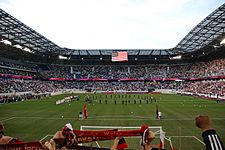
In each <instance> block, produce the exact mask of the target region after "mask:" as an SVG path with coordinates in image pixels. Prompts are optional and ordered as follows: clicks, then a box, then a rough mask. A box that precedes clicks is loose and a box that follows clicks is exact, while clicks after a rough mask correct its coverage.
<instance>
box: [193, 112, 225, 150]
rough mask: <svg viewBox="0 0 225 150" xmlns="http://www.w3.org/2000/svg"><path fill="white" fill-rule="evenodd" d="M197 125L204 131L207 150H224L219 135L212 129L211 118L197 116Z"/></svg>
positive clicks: (203, 135)
mask: <svg viewBox="0 0 225 150" xmlns="http://www.w3.org/2000/svg"><path fill="white" fill-rule="evenodd" d="M195 124H196V126H197V127H198V128H200V129H201V130H202V138H203V141H204V143H205V146H206V150H224V146H223V143H222V142H221V140H220V137H219V135H217V133H216V131H215V129H213V128H212V125H211V120H210V118H209V116H202V115H200V116H197V117H196V118H195Z"/></svg>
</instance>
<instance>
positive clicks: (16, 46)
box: [13, 44, 23, 49]
mask: <svg viewBox="0 0 225 150" xmlns="http://www.w3.org/2000/svg"><path fill="white" fill-rule="evenodd" d="M13 47H15V48H19V49H23V47H22V46H21V45H19V44H16V45H14V46H13Z"/></svg>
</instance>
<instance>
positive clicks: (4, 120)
mask: <svg viewBox="0 0 225 150" xmlns="http://www.w3.org/2000/svg"><path fill="white" fill-rule="evenodd" d="M14 118H16V117H10V118H7V119H3V120H1V122H6V121H9V120H12V119H14Z"/></svg>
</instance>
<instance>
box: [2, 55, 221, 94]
mask: <svg viewBox="0 0 225 150" xmlns="http://www.w3.org/2000/svg"><path fill="white" fill-rule="evenodd" d="M0 66H1V67H0V74H11V75H22V76H35V72H32V71H34V70H36V71H37V72H41V73H42V75H43V76H44V77H46V79H47V78H53V77H54V78H77V79H79V78H107V79H123V78H138V79H154V78H180V79H182V78H184V79H185V78H186V79H187V78H204V77H212V76H223V75H225V59H219V60H214V61H210V62H201V63H195V64H179V65H175V64H173V65H172V64H171V65H166V64H163V65H159V64H158V65H135V66H132V65H131V66H126V65H125V66H109V65H105V66H103V65H102V66H101V65H99V66H66V65H64V66H63V65H46V64H42V66H44V67H40V66H41V65H34V67H32V65H31V64H29V65H20V64H15V63H9V62H1V61H0ZM38 66H39V68H38ZM7 67H9V68H7ZM43 68H44V69H43ZM26 70H28V71H26ZM62 89H79V90H91V91H147V90H148V89H175V90H179V91H182V92H190V93H198V94H210V95H219V96H221V97H223V96H225V95H224V93H225V81H224V80H206V81H164V80H162V81H157V80H156V81H154V80H152V81H149V80H143V81H113V80H112V81H111V80H110V81H104V82H97V81H96V82H94V81H92V82H90V81H86V82H82V81H42V80H36V79H35V80H34V79H33V80H25V79H11V78H9V77H3V76H2V77H1V78H0V93H13V92H33V93H48V92H56V91H59V90H62Z"/></svg>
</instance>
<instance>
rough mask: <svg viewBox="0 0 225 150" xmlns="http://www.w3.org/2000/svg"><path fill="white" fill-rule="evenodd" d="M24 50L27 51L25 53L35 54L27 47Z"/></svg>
mask: <svg viewBox="0 0 225 150" xmlns="http://www.w3.org/2000/svg"><path fill="white" fill-rule="evenodd" d="M22 50H23V51H25V52H28V53H34V52H32V51H31V50H30V49H29V48H27V47H24V48H23V49H22Z"/></svg>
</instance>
